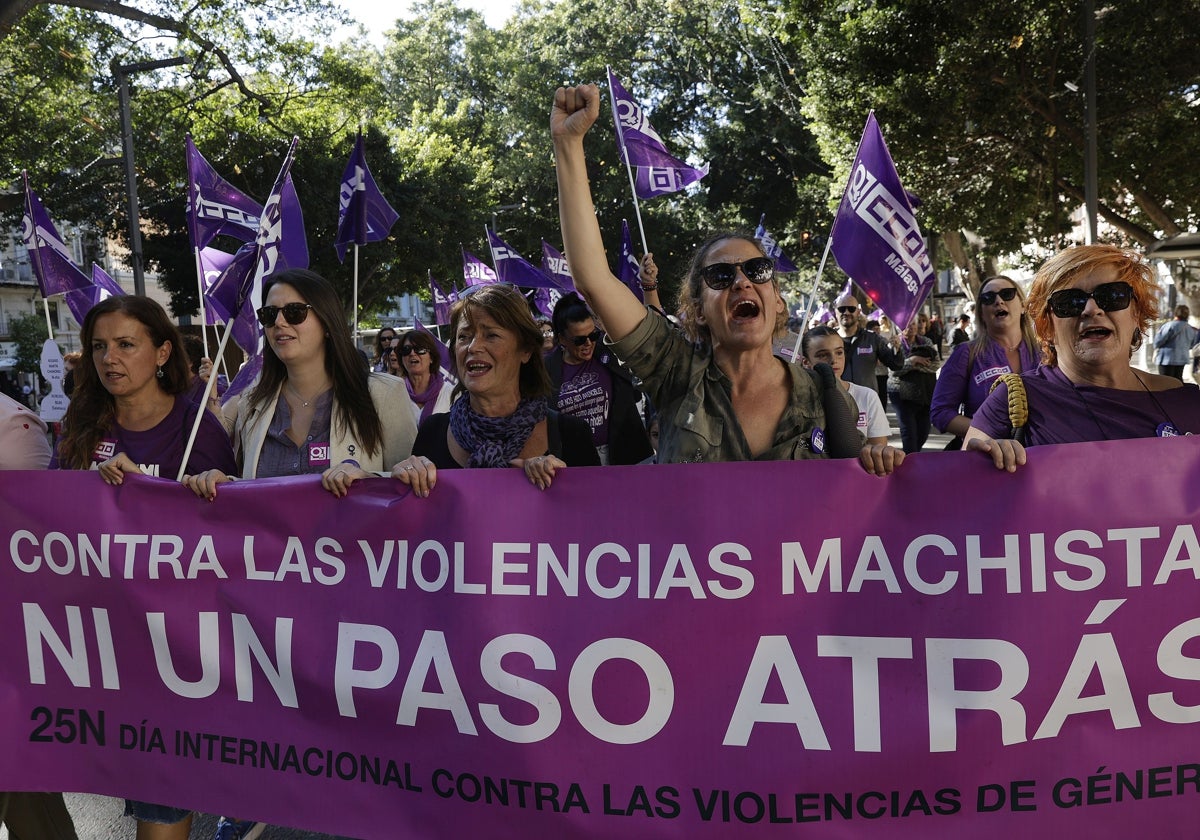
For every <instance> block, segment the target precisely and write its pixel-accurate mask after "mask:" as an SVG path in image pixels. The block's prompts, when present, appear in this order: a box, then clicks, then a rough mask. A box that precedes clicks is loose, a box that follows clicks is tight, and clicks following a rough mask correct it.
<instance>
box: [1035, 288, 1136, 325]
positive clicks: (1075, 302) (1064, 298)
mask: <svg viewBox="0 0 1200 840" xmlns="http://www.w3.org/2000/svg"><path fill="white" fill-rule="evenodd" d="M1089 300H1095V301H1096V305H1097V306H1099V307H1100V308H1101V309H1102V310H1104V311H1105V312H1120V311H1121V310H1122V309H1128V308H1129V304H1130V302H1131V301H1132V300H1133V286H1130V285H1129V284H1128V283H1126V282H1124V281H1123V280H1118V281H1117V282H1115V283H1101V284H1100V285H1099V286H1097V287H1096V288H1094V289H1092V290H1091V291H1090V292H1085V291H1084V290H1083V289H1059V290H1058V291H1057V292H1055V293H1054V294H1052V295H1050V311H1051V312H1053V313H1054V314H1055V315H1057V316H1058V317H1059V318H1078V317H1079V316H1080V315H1082V314H1083V308H1084V307H1085V306H1087V302H1088V301H1089Z"/></svg>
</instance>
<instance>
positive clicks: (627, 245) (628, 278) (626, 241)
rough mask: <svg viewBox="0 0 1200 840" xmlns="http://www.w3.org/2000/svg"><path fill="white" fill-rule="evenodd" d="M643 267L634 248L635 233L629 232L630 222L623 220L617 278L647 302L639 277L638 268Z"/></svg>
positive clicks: (638, 297)
mask: <svg viewBox="0 0 1200 840" xmlns="http://www.w3.org/2000/svg"><path fill="white" fill-rule="evenodd" d="M640 268H641V263H639V262H638V258H637V253H636V252H635V251H634V250H633V234H631V233H630V232H629V222H627V221H625V220H624V219H622V220H621V261H620V262H619V263H618V264H617V279H618V280H620V281H621V282H622V283H624V284H625V285H626V286H628V287H629V291H631V292H633V293H634V294H635V295H636V296H637V299H638V300H640V301H641V302H642V303H645V302H646V296H645V294H643V293H642V281H641V279H640V278H639V277H638V270H639V269H640Z"/></svg>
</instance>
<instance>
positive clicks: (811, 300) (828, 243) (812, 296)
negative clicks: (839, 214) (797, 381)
mask: <svg viewBox="0 0 1200 840" xmlns="http://www.w3.org/2000/svg"><path fill="white" fill-rule="evenodd" d="M831 248H833V231H832V230H831V231H830V232H829V238H828V239H826V240H825V252H824V253H822V254H821V264H820V265H819V266H817V276H816V277H814V278H813V284H812V291H811V292H810V293H809V295H808V308H807V310H805V312H804V321H803V322H802V323H801V324H800V337H799V338H797V339H796V346H795V347H793V348H792V358H793V359H798V358H800V356H799V355H798V354H799V352H800V342H801V341H803V339H804V333H806V332H808V320H809V319H810V318H812V313H813V304H815V303H816V302H817V285H818V284H819V283H820V282H821V275H822V274H824V273H825V261H826V260H828V259H829V251H830V249H831Z"/></svg>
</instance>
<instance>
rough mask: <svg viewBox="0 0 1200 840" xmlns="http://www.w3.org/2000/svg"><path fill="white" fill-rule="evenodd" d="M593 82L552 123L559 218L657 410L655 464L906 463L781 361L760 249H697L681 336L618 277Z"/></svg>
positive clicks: (726, 245)
mask: <svg viewBox="0 0 1200 840" xmlns="http://www.w3.org/2000/svg"><path fill="white" fill-rule="evenodd" d="M599 108H600V95H599V91H598V89H597V88H596V86H595V85H581V86H579V87H575V88H559V89H558V91H557V92H556V93H555V98H554V107H553V110H552V111H551V115H550V128H551V136H552V137H553V140H554V153H555V160H556V164H557V165H556V168H557V172H558V195H559V218H560V221H561V224H562V234H563V242H564V244H565V246H566V249H565V250H566V254H567V258H568V260H569V262H570V265H571V273H572V275H573V276H574V278H575V286H576V288H578V289H579V291H580V293H581V294H582V295H583V296H584V297H585V298H586V299H587V300H588V302H589V303H590V304H591V306H592V308H593V310H594V311H595V312H596V314H597V315H599V316H600V318H601V320H602V321H603V322H604V326H605V329H606V330H607V332H608V336H609V339H611V340H612V341H613V349H614V350H615V351H616V353H617V355H618V356H619V357H620V358H621V359H622V361H624V362H625V363H626V364H628V365H629V367H630V369H631V370H632V371H633V372H634V373H635V374H636V375H637V376H639V377H640V378H641V380H642V388H643V390H645V391H646V393H647V394H648V395H649V396H650V399H651V401H652V402H653V403H654V406H655V408H656V409H657V410H658V412H659V418H660V433H659V450H658V461H659V462H660V463H678V462H685V461H748V460H754V459H761V460H784V459H800V458H824V457H829V456H830V455H832V456H834V457H854V456H857V455H859V453H860V452H865V453H867V457H866V460H865V461H864V465H865V466H866V468H867V469H868V471H870V472H878V473H885V472H890V471H891V469H892V468H893V467H894V466H895V464H896V463H898V462H899V461H900V460H901V459H902V458H903V454H902V453H900V452H899V451H898V450H894V449H891V448H890V447H866V448H864V447H863V438H862V436H861V435H860V434H859V432H858V430H857V429H856V428H855V419H856V418H857V415H858V410H857V408H856V407H855V406H854V404H853V401H852V400H851V399H850V397H849V396H848V395H847V394H846V393H845V392H844V391H843V390H842V389H841V388H840V387H838V385H837V383H836V381H834V377H833V374H832V371H831V370H830V369H829V367H828V366H827V365H821V366H819V367H820V368H822V369H823V371H824V372H825V374H827V381H826V380H824V379H822V380H821V384H818V382H817V380H816V379H815V378H814V375H812V374H810V373H809V372H807V371H805V370H804V369H803V368H801V367H800V366H799V365H790V364H788V363H786V362H785V361H784V360H782V359H780V358H777V357H776V356H775V355H774V349H773V344H772V342H773V340H774V338H775V336H776V335H779V334H781V332H782V330H783V329H784V326H785V319H786V314H787V307H786V306H785V305H784V302H783V298H782V297H781V296H780V294H779V286H778V283H777V281H776V278H775V270H774V264H773V263H772V261H771V260H770V259H769V258H768V257H766V256H765V254H764V252H763V250H762V247H761V246H760V244H759V243H758V242H757V241H756V240H755V239H753V238H752V237H749V236H744V235H741V234H720V235H718V236H715V237H712V238H711V239H709V240H708V241H707V242H705V243H703V244H702V245H701V246H700V248H699V249H698V250H697V251H696V254H695V256H694V257H693V259H692V263H691V266H690V268H689V269H688V272H687V275H686V277H685V279H684V284H683V288H682V289H681V291H680V302H679V315H680V321H681V325H682V326H683V328H684V331H685V332H686V334H684V333H680V332H679V331H678V330H676V329H675V328H674V327H672V325H671V324H670V322H668V321H667V319H666V318H664V317H663V316H662V315H661V314H659V313H657V312H655V311H653V310H649V309H647V308H646V307H645V306H644V305H643V304H642V303H641V302H640V301H638V299H637V298H636V297H635V296H634V294H633V293H632V292H631V291H630V290H629V289H628V288H627V287H626V286H624V284H622V283H621V282H620V281H619V280H618V279H617V278H616V277H614V276H613V274H612V272H611V270H610V269H609V266H608V259H607V257H606V255H605V251H604V243H603V241H602V240H601V237H600V226H599V223H598V222H597V219H596V214H595V209H594V205H593V203H592V195H591V186H590V185H589V183H588V178H587V169H586V161H585V154H584V149H583V139H584V135H585V134H586V133H587V131H588V129H590V128H591V126H592V124H593V123H594V122H595V121H596V118H597V116H598V114H599Z"/></svg>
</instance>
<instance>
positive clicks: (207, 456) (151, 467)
mask: <svg viewBox="0 0 1200 840" xmlns="http://www.w3.org/2000/svg"><path fill="white" fill-rule="evenodd" d="M197 411H199V412H200V413H201V414H203V415H204V419H203V420H201V421H200V429H199V431H198V432H197V433H196V443H195V444H194V445H193V446H192V452H191V455H190V456H189V457H188V468H187V472H188V474H189V475H195V474H196V473H201V472H204V471H205V470H212V469H217V470H221V472H223V473H225V474H226V475H236V474H237V461H236V460H235V459H234V457H233V447H232V446H231V445H230V443H229V435H227V434H225V429H224V428H223V427H222V426H221V421H220V420H218V419H217V417H216V415H214V414H213V413H212V412H211V411H206V410H204V409H202V408H200V407H199V406H197V405H196V404H195V403H193V402H191V401H190V400H189V399H188V398H187V397H186V396H185V395H184V394H177V395H176V396H175V405H174V406H172V407H171V412H170V414H168V415H167V416H166V417H164V418H163V419H162V420H161V421H160V422H159V423H158V425H157V426H155V427H154V428H152V429H147V430H146V431H144V432H131V431H130V430H128V429H123V428H121V427H120V426H117V425H114V426H113V428H112V430H111V431H110V432H109V433H108V435H106V436H105V437H104V438H103V439H102V440H101V441H100V443H99V445H98V446H97V447H96V451H95V452H93V453H92V469H95V468H96V467H97V466H99V464H100V463H101V462H103V461H107V460H108V459H109V458H111V457H113V456H114V455H116V454H117V453H118V452H124V453H125V454H126V455H128V456H129V458H130V460H132V461H133V462H134V463H135V464H137V465H138V468H139V469H140V470H141V471H142V472H143V473H145V474H146V475H154V476H159V477H161V478H169V479H171V480H172V481H174V480H175V476H177V475H179V465H180V464H181V463H182V461H183V450H184V449H185V448H186V447H187V442H188V437H189V436H190V435H191V433H192V424H193V423H195V422H196V412H197Z"/></svg>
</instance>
